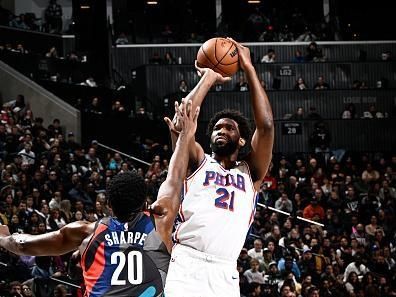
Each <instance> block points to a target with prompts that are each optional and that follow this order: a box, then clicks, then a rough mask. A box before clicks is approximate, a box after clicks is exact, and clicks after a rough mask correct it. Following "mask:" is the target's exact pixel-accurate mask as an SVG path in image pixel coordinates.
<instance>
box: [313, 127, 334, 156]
mask: <svg viewBox="0 0 396 297" xmlns="http://www.w3.org/2000/svg"><path fill="white" fill-rule="evenodd" d="M330 142H331V135H330V131H329V130H328V129H327V128H326V125H325V123H324V122H323V121H320V122H317V123H315V130H314V131H313V132H312V134H311V135H310V137H309V143H310V145H311V147H312V149H313V150H314V151H315V153H317V154H324V155H325V160H326V161H327V160H328V159H329V158H330V156H329V153H330V148H329V146H330Z"/></svg>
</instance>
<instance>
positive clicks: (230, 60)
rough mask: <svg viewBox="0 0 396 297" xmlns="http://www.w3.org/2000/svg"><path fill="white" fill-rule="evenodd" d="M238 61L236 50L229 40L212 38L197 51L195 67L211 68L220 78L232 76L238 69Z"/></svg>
mask: <svg viewBox="0 0 396 297" xmlns="http://www.w3.org/2000/svg"><path fill="white" fill-rule="evenodd" d="M238 59H239V57H238V49H237V48H236V46H235V44H234V43H233V42H232V41H231V40H228V39H225V38H212V39H209V40H207V41H206V42H205V43H204V44H202V46H201V47H200V49H199V50H198V54H197V65H198V66H199V67H204V68H211V69H213V70H214V71H216V72H218V73H220V74H221V75H222V76H232V75H234V74H235V73H236V72H237V71H238V69H239V63H238V61H239V60H238Z"/></svg>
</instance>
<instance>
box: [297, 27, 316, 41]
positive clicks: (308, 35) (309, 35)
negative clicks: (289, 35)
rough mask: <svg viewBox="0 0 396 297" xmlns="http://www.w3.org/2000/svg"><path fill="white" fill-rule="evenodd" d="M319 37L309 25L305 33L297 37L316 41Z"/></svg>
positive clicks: (299, 39) (298, 39)
mask: <svg viewBox="0 0 396 297" xmlns="http://www.w3.org/2000/svg"><path fill="white" fill-rule="evenodd" d="M316 39H317V37H316V36H315V34H313V33H312V32H311V30H310V29H309V28H308V27H305V30H304V33H302V34H301V35H300V36H298V37H297V39H296V41H305V42H307V41H315V40H316Z"/></svg>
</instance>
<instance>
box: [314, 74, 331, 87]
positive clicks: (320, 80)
mask: <svg viewBox="0 0 396 297" xmlns="http://www.w3.org/2000/svg"><path fill="white" fill-rule="evenodd" d="M313 88H314V90H328V89H329V88H330V85H329V84H328V83H327V82H325V79H324V76H323V75H320V76H318V80H317V82H316V84H315V85H314V87H313Z"/></svg>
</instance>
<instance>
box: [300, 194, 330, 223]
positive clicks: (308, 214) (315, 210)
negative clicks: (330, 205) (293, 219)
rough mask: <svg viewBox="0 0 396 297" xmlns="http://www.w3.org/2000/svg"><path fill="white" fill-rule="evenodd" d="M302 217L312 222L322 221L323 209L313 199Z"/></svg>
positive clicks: (323, 216)
mask: <svg viewBox="0 0 396 297" xmlns="http://www.w3.org/2000/svg"><path fill="white" fill-rule="evenodd" d="M303 217H304V218H305V219H309V220H314V221H318V220H320V221H322V220H323V219H324V218H325V211H324V209H323V207H322V206H320V205H319V204H318V200H317V199H316V198H315V197H313V198H312V199H311V201H310V203H309V204H308V205H307V206H306V207H305V208H304V212H303Z"/></svg>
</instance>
